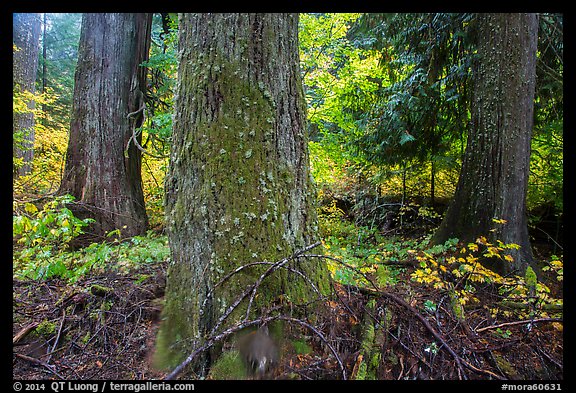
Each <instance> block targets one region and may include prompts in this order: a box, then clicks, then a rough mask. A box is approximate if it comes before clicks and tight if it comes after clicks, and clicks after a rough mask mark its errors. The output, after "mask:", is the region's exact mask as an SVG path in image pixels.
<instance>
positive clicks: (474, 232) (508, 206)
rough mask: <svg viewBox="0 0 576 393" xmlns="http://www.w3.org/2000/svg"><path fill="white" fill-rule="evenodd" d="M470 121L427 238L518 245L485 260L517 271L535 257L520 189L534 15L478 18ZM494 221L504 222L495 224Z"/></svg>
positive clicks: (532, 77)
mask: <svg viewBox="0 0 576 393" xmlns="http://www.w3.org/2000/svg"><path fill="white" fill-rule="evenodd" d="M477 18H478V19H477V34H478V59H477V61H476V64H475V69H474V80H475V83H474V93H473V101H472V107H471V112H472V124H471V128H470V130H469V136H468V142H467V147H466V152H465V155H464V161H463V165H462V171H461V173H460V178H459V181H458V185H457V187H456V192H455V195H454V198H453V200H452V203H451V204H450V206H449V208H448V211H447V212H446V216H445V218H444V220H443V222H442V224H441V226H440V228H439V229H438V231H437V232H436V234H435V236H434V239H433V241H434V242H436V243H441V242H443V241H445V240H447V239H448V238H451V237H457V238H459V239H460V240H461V241H464V242H470V241H474V240H475V239H476V238H477V237H479V236H481V235H484V236H486V237H487V238H488V239H489V240H491V241H495V240H496V239H500V240H501V241H503V242H504V243H516V244H518V245H520V246H521V249H520V250H519V251H518V252H515V253H514V254H513V257H514V262H513V263H509V262H505V261H501V260H495V261H489V262H487V266H488V267H490V268H491V269H493V270H495V271H497V272H500V273H509V272H511V271H513V270H516V271H519V272H520V273H523V272H524V271H525V269H526V267H527V266H528V265H529V264H532V263H533V256H532V251H531V246H530V241H529V237H528V226H527V212H526V192H527V185H528V173H529V159H530V140H531V135H532V123H533V108H534V88H535V81H536V44H537V38H538V17H537V15H536V14H518V13H516V14H480V15H478V17H477ZM493 219H504V220H506V223H505V224H497V223H495V222H494V221H493Z"/></svg>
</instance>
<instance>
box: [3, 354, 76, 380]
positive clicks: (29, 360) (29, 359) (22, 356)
mask: <svg viewBox="0 0 576 393" xmlns="http://www.w3.org/2000/svg"><path fill="white" fill-rule="evenodd" d="M14 355H16V357H18V358H20V359H23V360H26V361H27V362H30V363H34V364H38V365H40V366H43V367H44V368H46V369H48V371H50V372H51V373H52V374H54V375H56V376H57V377H58V378H60V379H65V378H64V377H63V376H62V375H60V374H59V373H58V372H57V371H56V370H54V368H55V367H54V365H51V364H48V363H46V362H45V361H43V360H40V359H36V358H33V357H31V356H28V355H23V354H21V353H15V354H14Z"/></svg>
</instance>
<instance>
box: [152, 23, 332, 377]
mask: <svg viewBox="0 0 576 393" xmlns="http://www.w3.org/2000/svg"><path fill="white" fill-rule="evenodd" d="M297 28H298V17H297V15H288V14H216V15H214V14H211V15H210V14H199V15H181V16H180V66H179V71H178V74H179V81H178V87H177V99H176V109H175V118H174V134H173V144H172V155H171V165H170V170H169V173H168V177H167V180H166V220H167V226H168V229H169V239H170V246H171V252H172V262H171V265H170V268H169V271H168V279H167V291H166V308H165V310H164V321H163V323H162V327H161V331H160V335H159V339H158V351H159V357H162V358H163V359H164V363H165V364H166V365H168V366H170V365H174V364H175V363H178V362H179V360H181V359H183V358H184V357H185V356H186V355H187V353H188V352H189V351H190V349H191V348H192V346H193V345H194V342H195V340H197V341H198V340H202V338H203V336H204V335H205V334H206V333H208V332H210V330H211V329H212V328H213V327H214V324H215V322H216V321H217V320H218V319H219V318H220V317H221V316H222V315H223V313H224V312H225V311H226V309H227V308H228V307H229V306H230V305H231V304H232V302H233V301H234V299H236V298H237V296H239V295H240V294H241V293H242V292H243V291H244V290H245V289H246V288H247V287H248V286H249V285H251V284H253V283H254V282H255V281H256V280H257V279H258V277H259V276H260V275H261V274H262V272H263V270H264V269H266V266H253V267H250V268H246V269H243V270H242V271H241V272H240V273H238V274H235V275H234V276H233V277H232V278H231V279H230V280H228V281H226V283H225V285H221V286H219V287H215V283H217V282H218V281H219V280H220V279H222V277H224V276H225V275H226V274H228V273H229V272H231V271H232V270H234V269H236V268H237V267H239V266H242V265H245V264H248V263H250V262H256V261H269V262H276V261H278V260H280V259H282V258H284V257H287V256H290V255H292V254H293V253H294V252H295V251H297V250H299V249H301V248H303V247H305V246H307V245H309V244H311V243H313V242H314V240H315V232H316V229H317V228H316V227H317V223H316V213H315V208H314V194H313V190H312V186H311V179H310V171H309V162H308V152H307V137H306V135H305V123H304V121H305V106H304V102H303V95H302V86H301V80H300V75H299V61H298V43H297ZM295 264H297V265H295ZM291 265H293V266H294V267H295V268H298V270H300V271H302V272H303V273H304V274H305V275H306V276H307V277H308V279H310V280H311V282H313V283H314V284H315V285H316V286H317V287H319V288H320V289H327V286H328V273H327V271H326V269H325V267H324V266H323V265H320V264H319V262H318V261H306V260H303V259H298V260H295V261H292V262H291ZM314 295H316V294H315V293H314V292H313V291H312V289H311V287H310V286H309V284H308V283H307V282H306V281H304V280H303V278H302V277H301V276H299V275H296V274H294V273H291V272H289V271H288V270H286V269H281V270H279V271H277V272H275V273H274V274H273V275H271V276H270V277H268V278H266V279H265V280H264V281H263V282H262V285H261V286H260V287H259V289H258V295H257V296H256V297H255V300H254V304H253V305H252V310H253V314H252V316H255V315H258V314H259V313H260V312H261V310H262V309H266V308H267V307H270V305H271V302H272V301H274V300H277V299H279V297H280V296H282V297H283V298H285V299H286V298H287V299H288V300H290V301H293V302H303V301H306V300H307V299H309V298H310V297H311V296H314ZM245 311H246V304H243V305H241V306H239V307H238V309H237V310H236V312H234V313H233V314H232V315H230V317H229V318H228V320H227V323H228V324H230V323H233V322H235V321H237V320H239V318H241V317H242V316H243V313H244V312H245ZM202 363H203V366H206V365H208V364H209V363H210V360H209V359H204V361H203V362H202ZM200 372H205V370H202V368H200Z"/></svg>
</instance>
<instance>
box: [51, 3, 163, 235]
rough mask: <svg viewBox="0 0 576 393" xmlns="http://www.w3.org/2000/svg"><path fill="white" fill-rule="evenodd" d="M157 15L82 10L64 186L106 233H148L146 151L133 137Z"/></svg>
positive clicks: (78, 209)
mask: <svg viewBox="0 0 576 393" xmlns="http://www.w3.org/2000/svg"><path fill="white" fill-rule="evenodd" d="M151 24H152V14H128V13H126V14H112V13H108V14H84V15H83V18H82V30H81V35H80V44H79V49H78V65H77V67H76V75H75V86H74V98H73V113H72V121H71V125H70V139H69V144H68V151H67V153H66V166H65V170H64V176H63V179H62V184H61V188H60V193H61V194H65V193H70V194H72V195H73V196H74V197H76V201H77V202H78V204H76V205H74V206H73V209H74V211H75V213H77V214H78V216H80V217H92V218H94V219H95V220H96V223H95V224H94V225H93V226H92V227H91V228H90V230H89V231H90V232H91V233H92V234H94V235H97V236H102V235H104V233H105V232H106V231H110V230H114V229H120V230H121V234H122V236H134V235H139V234H143V233H144V232H145V231H146V229H147V227H148V219H147V216H146V210H145V207H144V196H143V191H142V178H141V173H140V167H141V152H140V150H139V149H138V148H137V147H136V146H135V144H134V141H133V140H132V138H133V137H134V136H136V140H137V141H138V143H141V135H140V134H138V133H136V132H135V128H137V127H140V126H141V124H142V121H143V111H142V110H141V109H142V108H143V103H144V101H143V100H144V92H145V89H146V68H144V67H141V66H140V64H141V63H142V62H143V61H145V60H147V59H148V51H149V46H150V29H151Z"/></svg>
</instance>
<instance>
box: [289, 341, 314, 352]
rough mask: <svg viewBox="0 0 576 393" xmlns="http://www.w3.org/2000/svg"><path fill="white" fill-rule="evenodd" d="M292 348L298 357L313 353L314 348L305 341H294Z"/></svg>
mask: <svg viewBox="0 0 576 393" xmlns="http://www.w3.org/2000/svg"><path fill="white" fill-rule="evenodd" d="M292 347H293V348H294V352H296V354H297V355H307V354H309V353H311V352H312V347H311V346H310V345H308V343H307V342H306V340H304V339H299V340H294V341H292Z"/></svg>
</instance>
